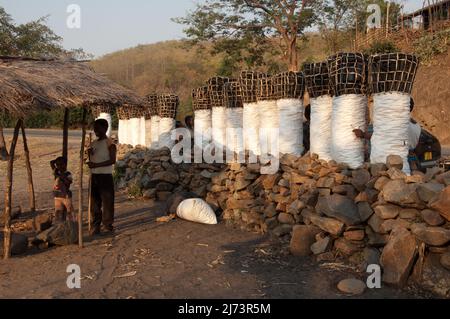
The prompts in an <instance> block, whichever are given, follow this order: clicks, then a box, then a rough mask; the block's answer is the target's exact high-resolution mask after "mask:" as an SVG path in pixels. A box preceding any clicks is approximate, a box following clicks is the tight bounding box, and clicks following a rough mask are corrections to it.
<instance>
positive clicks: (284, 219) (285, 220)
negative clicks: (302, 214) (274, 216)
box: [278, 213, 295, 225]
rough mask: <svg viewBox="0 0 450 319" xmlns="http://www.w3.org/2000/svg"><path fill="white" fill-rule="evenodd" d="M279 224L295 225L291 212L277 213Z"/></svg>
mask: <svg viewBox="0 0 450 319" xmlns="http://www.w3.org/2000/svg"><path fill="white" fill-rule="evenodd" d="M278 221H279V222H280V224H288V225H295V219H294V217H293V216H292V215H291V214H286V213H281V214H279V215H278Z"/></svg>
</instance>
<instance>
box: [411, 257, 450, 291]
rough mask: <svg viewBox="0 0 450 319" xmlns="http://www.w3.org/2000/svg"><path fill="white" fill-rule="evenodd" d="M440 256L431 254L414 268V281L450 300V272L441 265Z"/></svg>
mask: <svg viewBox="0 0 450 319" xmlns="http://www.w3.org/2000/svg"><path fill="white" fill-rule="evenodd" d="M440 258H441V255H440V254H429V255H428V256H426V257H425V258H424V260H423V263H422V262H418V263H417V264H416V267H415V268H414V274H413V279H414V281H415V282H416V283H418V284H419V285H420V286H421V287H422V288H424V289H426V290H429V291H430V292H433V293H434V294H437V295H439V296H441V297H443V298H450V271H449V270H448V269H445V268H444V267H443V266H442V264H441V263H440Z"/></svg>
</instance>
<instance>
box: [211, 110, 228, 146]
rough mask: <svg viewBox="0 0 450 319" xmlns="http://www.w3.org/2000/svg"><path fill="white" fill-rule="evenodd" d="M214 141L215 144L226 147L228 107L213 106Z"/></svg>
mask: <svg viewBox="0 0 450 319" xmlns="http://www.w3.org/2000/svg"><path fill="white" fill-rule="evenodd" d="M211 118H212V141H213V143H214V145H215V146H217V147H221V148H225V144H226V134H227V126H226V125H227V115H226V108H224V107H213V108H212V115H211Z"/></svg>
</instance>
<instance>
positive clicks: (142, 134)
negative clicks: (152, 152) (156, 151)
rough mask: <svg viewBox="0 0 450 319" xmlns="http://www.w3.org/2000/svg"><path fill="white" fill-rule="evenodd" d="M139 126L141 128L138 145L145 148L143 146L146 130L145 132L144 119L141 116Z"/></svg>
mask: <svg viewBox="0 0 450 319" xmlns="http://www.w3.org/2000/svg"><path fill="white" fill-rule="evenodd" d="M140 120H141V121H140V124H141V128H140V135H139V136H140V137H139V145H141V146H146V144H145V140H146V135H145V134H146V130H145V117H144V116H142V117H141V119H140Z"/></svg>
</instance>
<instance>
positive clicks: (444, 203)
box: [431, 186, 450, 222]
mask: <svg viewBox="0 0 450 319" xmlns="http://www.w3.org/2000/svg"><path fill="white" fill-rule="evenodd" d="M431 207H432V208H433V209H435V210H437V211H438V212H439V213H440V214H441V215H442V217H444V218H445V219H446V220H447V221H449V222H450V186H449V187H447V188H446V189H445V190H444V191H443V192H442V193H441V195H440V196H439V198H438V200H437V201H435V202H433V203H432V204H431Z"/></svg>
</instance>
